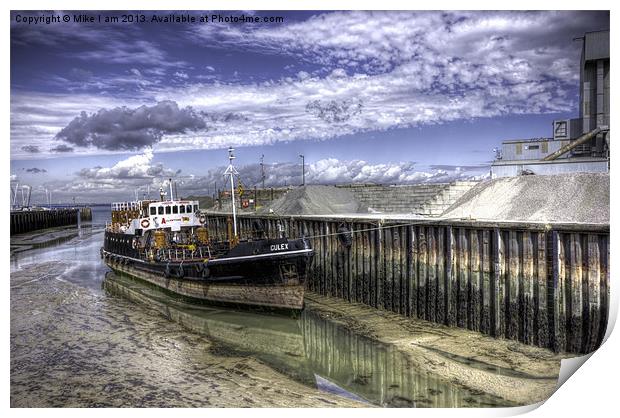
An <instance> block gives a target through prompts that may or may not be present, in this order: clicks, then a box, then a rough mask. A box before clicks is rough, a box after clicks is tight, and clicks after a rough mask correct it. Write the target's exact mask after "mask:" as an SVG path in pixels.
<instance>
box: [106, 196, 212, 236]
mask: <svg viewBox="0 0 620 418" xmlns="http://www.w3.org/2000/svg"><path fill="white" fill-rule="evenodd" d="M112 211H113V212H114V211H123V213H127V215H128V216H123V217H122V218H125V219H127V221H128V223H125V224H124V225H122V226H121V230H122V231H123V232H124V233H126V234H132V235H133V234H135V233H136V231H137V230H142V234H144V233H145V232H146V231H148V230H152V229H168V228H169V229H170V230H171V231H174V232H178V231H180V230H181V228H182V227H199V226H201V225H203V224H204V222H205V218H204V216H202V217H201V215H200V205H199V203H198V201H196V200H167V201H155V202H148V206H147V202H142V201H139V202H119V203H112ZM124 211H127V212H124ZM201 219H202V222H201Z"/></svg>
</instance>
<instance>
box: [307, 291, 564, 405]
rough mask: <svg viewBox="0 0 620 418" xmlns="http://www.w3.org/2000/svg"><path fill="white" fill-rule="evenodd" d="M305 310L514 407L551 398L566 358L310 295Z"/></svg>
mask: <svg viewBox="0 0 620 418" xmlns="http://www.w3.org/2000/svg"><path fill="white" fill-rule="evenodd" d="M306 309H308V310H311V311H312V312H314V313H316V314H318V315H320V316H321V317H324V318H327V319H329V321H331V322H335V323H340V324H341V325H342V326H344V327H347V328H349V329H351V330H353V331H354V332H355V333H357V334H360V335H364V336H366V337H368V338H372V339H375V340H377V341H380V342H383V343H385V344H388V345H390V346H393V347H395V348H396V349H397V350H398V351H400V352H401V353H403V354H404V355H405V356H407V358H408V360H409V362H410V365H411V367H414V368H417V369H418V370H420V371H427V372H428V373H431V374H433V375H435V376H440V377H442V378H443V379H445V380H447V381H449V382H451V383H452V384H455V385H460V386H462V387H464V388H468V389H470V390H472V391H474V392H478V393H480V394H488V395H491V396H494V397H498V398H501V399H503V400H505V401H507V402H509V403H511V404H513V405H528V404H533V403H536V402H539V401H543V400H546V399H547V398H549V396H551V395H552V394H553V392H554V391H555V388H556V385H557V381H558V375H559V371H560V360H561V359H562V358H563V357H562V356H560V355H558V354H555V353H553V352H552V351H550V350H547V349H542V348H537V347H531V346H527V345H524V344H521V343H518V342H514V341H508V340H501V339H499V340H498V339H494V338H491V337H488V336H485V335H482V334H480V333H477V332H472V331H469V330H464V329H459V328H450V327H446V326H442V325H439V324H434V323H431V322H426V321H420V320H416V319H411V318H405V317H403V316H401V315H398V314H395V313H392V312H388V311H383V310H376V309H372V308H369V307H367V306H364V305H361V304H356V303H349V302H344V301H342V300H339V299H336V298H330V297H325V296H320V295H317V294H315V293H307V294H306Z"/></svg>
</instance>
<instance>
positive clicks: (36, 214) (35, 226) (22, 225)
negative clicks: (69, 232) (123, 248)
mask: <svg viewBox="0 0 620 418" xmlns="http://www.w3.org/2000/svg"><path fill="white" fill-rule="evenodd" d="M78 211H79V212H80V215H81V220H82V221H90V220H92V211H91V208H81V209H52V210H30V211H14V212H11V235H15V234H23V233H25V232H31V231H36V230H39V229H46V228H54V227H58V226H66V225H77V223H78Z"/></svg>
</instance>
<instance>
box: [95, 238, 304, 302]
mask: <svg viewBox="0 0 620 418" xmlns="http://www.w3.org/2000/svg"><path fill="white" fill-rule="evenodd" d="M116 235H118V234H113V235H112V237H115V236H116ZM106 238H110V237H106ZM116 238H117V237H116ZM106 242H107V241H106ZM115 242H117V243H118V239H116V241H115ZM283 243H286V244H287V247H288V248H290V249H288V250H286V251H277V252H266V250H265V249H267V250H269V249H270V248H274V246H276V247H275V248H282V247H281V246H282V244H283ZM277 246H280V247H277ZM238 247H239V248H235V249H233V250H231V252H230V254H227V255H224V256H222V257H220V258H217V259H211V260H208V261H201V260H199V261H196V260H193V261H187V260H186V261H182V262H155V261H145V260H143V259H139V258H136V255H135V254H132V250H131V247H128V248H118V247H115V248H110V247H109V246H108V248H106V247H104V248H102V250H101V255H102V258H103V260H104V262H105V263H106V265H107V266H108V267H110V268H111V269H112V270H114V271H115V272H117V273H120V274H126V275H129V276H131V277H134V278H137V279H140V280H143V281H146V282H148V283H151V284H153V285H155V286H158V287H160V288H162V289H165V290H167V291H169V292H171V293H174V294H178V295H180V296H183V297H187V298H191V299H195V300H198V301H201V302H212V303H218V304H222V303H223V304H234V305H241V306H246V307H265V308H276V309H287V310H301V309H303V297H304V288H305V282H306V276H307V272H308V268H309V265H310V263H311V260H312V256H313V254H314V253H313V251H312V250H311V249H309V248H307V247H306V246H305V245H304V244H303V242H302V241H301V240H286V239H280V240H265V241H264V242H260V241H257V242H251V243H240V244H239V245H238ZM112 249H114V250H117V251H111V250H112Z"/></svg>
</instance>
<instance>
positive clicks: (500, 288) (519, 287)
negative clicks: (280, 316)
mask: <svg viewBox="0 0 620 418" xmlns="http://www.w3.org/2000/svg"><path fill="white" fill-rule="evenodd" d="M207 218H208V228H209V233H210V235H211V236H212V237H220V238H224V237H225V235H226V231H227V216H225V215H215V214H208V216H207ZM258 226H260V227H261V228H262V229H263V230H264V233H265V234H266V235H267V236H269V237H277V236H279V234H280V233H281V232H283V233H284V234H285V235H287V236H289V237H301V236H306V237H308V238H309V239H310V240H311V242H312V246H313V248H314V249H315V252H316V254H315V257H314V261H313V263H312V267H311V270H310V274H309V278H308V284H307V287H308V290H309V291H312V292H316V293H318V294H321V295H326V296H333V297H338V298H341V299H344V300H347V301H349V302H357V303H363V304H365V305H369V306H372V307H374V308H377V309H385V310H389V311H393V312H396V313H399V314H401V315H404V316H408V317H415V318H419V319H423V320H427V321H431V322H436V323H441V324H445V325H448V326H455V327H461V328H467V329H471V330H475V331H479V332H482V333H484V334H488V335H492V336H494V337H497V338H506V339H511V340H515V341H520V342H523V343H525V344H530V345H535V346H540V347H546V348H550V349H552V350H554V351H556V352H571V353H588V352H591V351H593V350H595V349H596V348H598V346H599V345H600V344H601V341H602V340H603V337H604V335H605V331H606V325H607V316H608V306H609V225H602V224H559V223H558V224H544V223H523V222H501V223H500V222H498V223H494V222H478V221H455V220H441V219H407V217H405V216H404V217H402V218H397V217H391V218H389V219H377V218H373V217H371V216H368V217H364V216H360V217H354V218H352V217H344V216H342V217H340V216H329V217H311V216H288V217H283V218H277V217H273V216H267V215H263V216H258V215H241V216H240V217H239V218H238V230H239V234H240V237H241V238H242V239H244V238H251V237H253V236H255V235H256V229H257V227H258Z"/></svg>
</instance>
